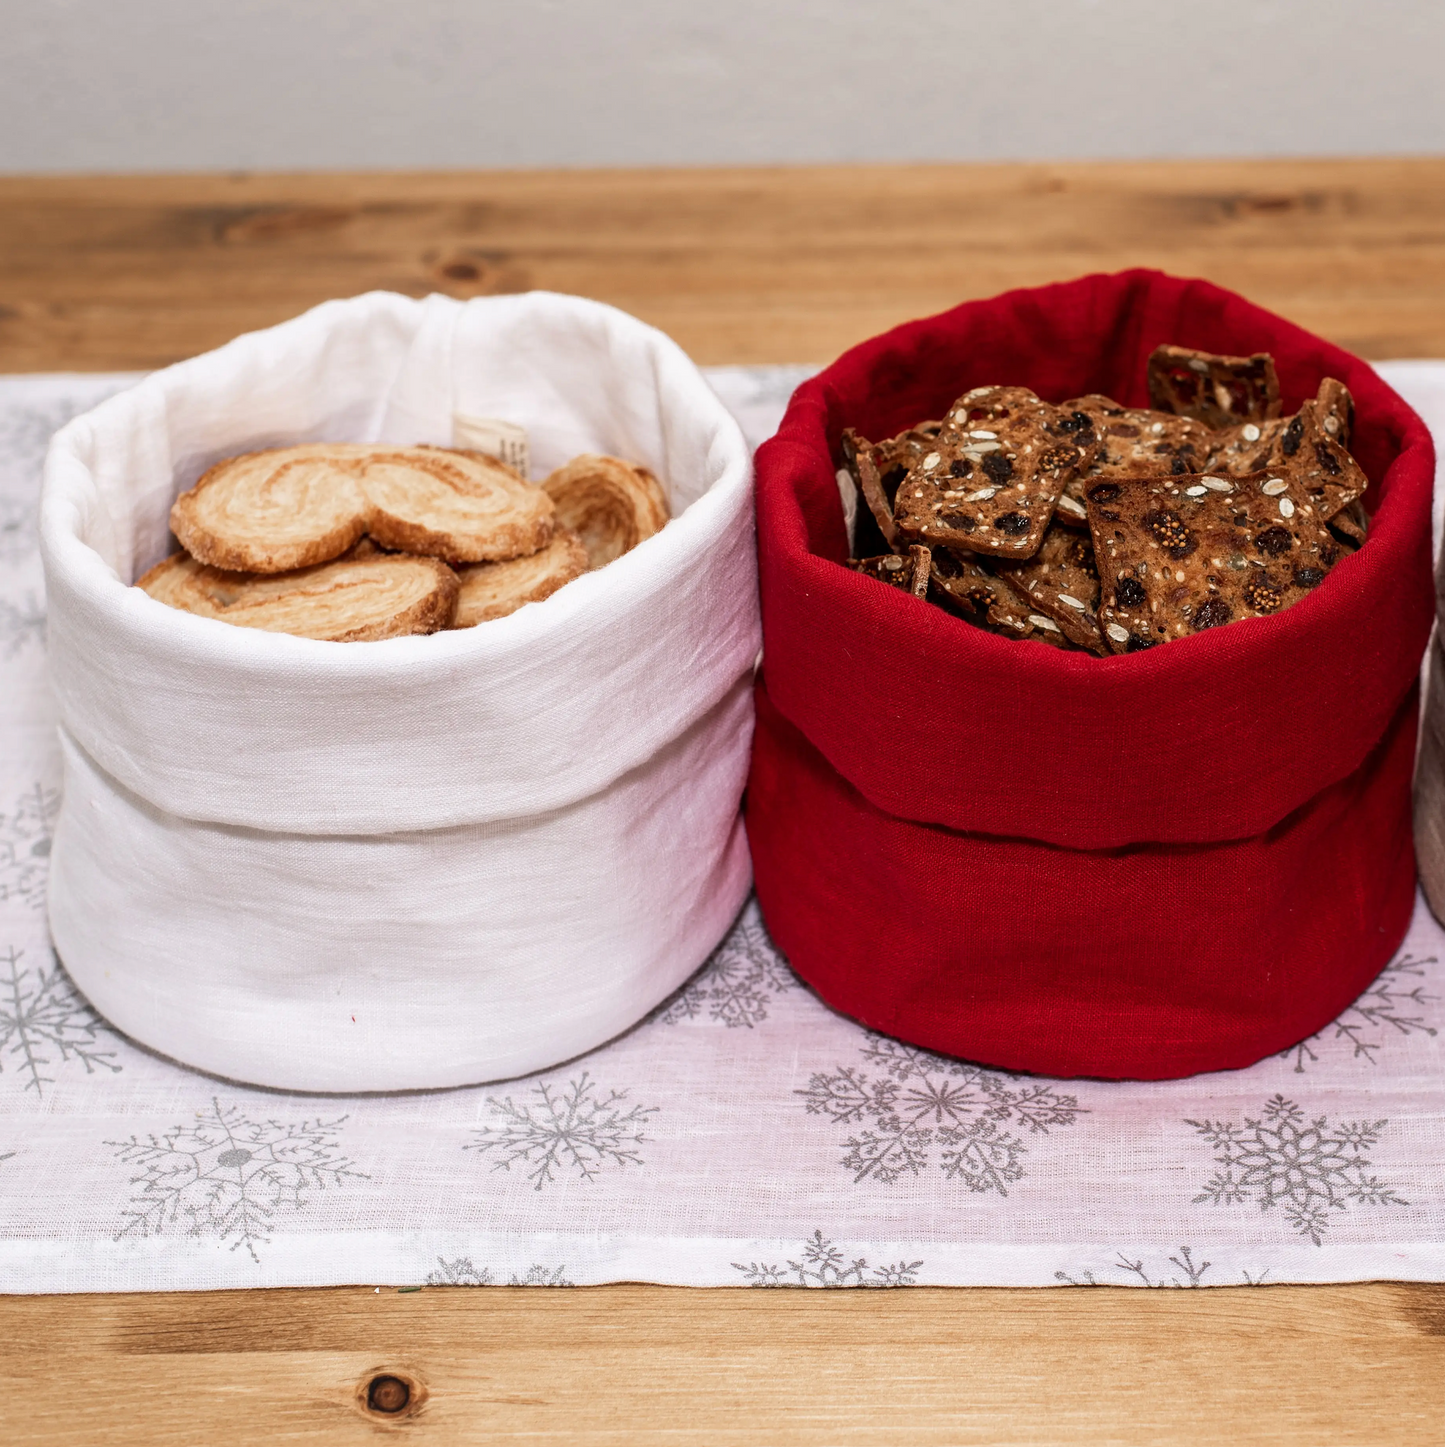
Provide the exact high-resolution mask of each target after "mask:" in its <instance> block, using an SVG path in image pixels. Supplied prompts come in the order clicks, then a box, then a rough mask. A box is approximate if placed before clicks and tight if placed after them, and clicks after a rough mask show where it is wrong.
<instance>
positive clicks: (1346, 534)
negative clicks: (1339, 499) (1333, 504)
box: [1329, 498, 1370, 553]
mask: <svg viewBox="0 0 1445 1447" xmlns="http://www.w3.org/2000/svg"><path fill="white" fill-rule="evenodd" d="M1329 528H1330V532H1331V534H1332V535H1333V536H1334V537H1335V538H1336V539H1337V540H1338V541H1339V542H1342V543H1343V544H1344V545H1345V547H1346V548H1347V549H1348V550H1349V551H1350V552H1352V553H1356V552H1358V551H1359V550H1360V549H1361V548H1362V547H1363V546H1364V542H1365V537H1366V535H1367V534H1368V533H1369V531H1370V515H1369V514H1368V513H1367V512H1366V511H1365V508H1364V505H1363V504H1362V503H1361V502H1360V500H1359V498H1356V499H1355V500H1354V502H1352V503H1350V504H1349V505H1348V506H1347V507H1342V508H1341V509H1340V510H1339V512H1337V513H1336V514H1335V515H1334V517H1332V518H1331V519H1330V522H1329Z"/></svg>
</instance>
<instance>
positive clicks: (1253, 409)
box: [1149, 344, 1279, 427]
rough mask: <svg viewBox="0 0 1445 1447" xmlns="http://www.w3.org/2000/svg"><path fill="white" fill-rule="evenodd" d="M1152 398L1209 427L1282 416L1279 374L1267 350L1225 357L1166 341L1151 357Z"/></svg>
mask: <svg viewBox="0 0 1445 1447" xmlns="http://www.w3.org/2000/svg"><path fill="white" fill-rule="evenodd" d="M1149 400H1150V401H1151V402H1152V403H1153V404H1154V406H1156V407H1157V408H1158V409H1159V410H1160V411H1161V412H1177V413H1178V414H1179V415H1180V416H1181V417H1196V418H1198V419H1199V421H1201V422H1203V423H1204V424H1205V425H1206V426H1209V427H1230V426H1233V425H1234V424H1235V423H1236V422H1251V421H1253V422H1263V421H1264V420H1266V419H1267V418H1270V417H1278V416H1279V378H1278V376H1276V375H1275V370H1274V358H1273V357H1271V356H1270V355H1269V353H1268V352H1255V353H1254V355H1253V356H1249V357H1222V356H1218V355H1216V354H1215V353H1213V352H1196V351H1194V350H1193V349H1192V348H1191V347H1175V346H1170V345H1168V344H1165V345H1164V346H1162V347H1156V348H1155V349H1154V353H1153V355H1152V356H1151V357H1150V358H1149Z"/></svg>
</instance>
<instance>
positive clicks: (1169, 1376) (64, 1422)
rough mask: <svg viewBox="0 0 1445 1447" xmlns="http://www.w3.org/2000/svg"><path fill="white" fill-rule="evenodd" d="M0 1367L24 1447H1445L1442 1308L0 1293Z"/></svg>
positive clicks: (874, 1297) (1424, 1300)
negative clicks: (389, 1408) (399, 1444)
mask: <svg viewBox="0 0 1445 1447" xmlns="http://www.w3.org/2000/svg"><path fill="white" fill-rule="evenodd" d="M0 1362H3V1367H4V1371H5V1373H6V1375H7V1378H8V1382H7V1385H8V1389H9V1394H10V1400H11V1403H12V1406H11V1407H9V1408H7V1413H6V1429H5V1438H6V1441H7V1443H10V1444H16V1447H18V1444H21V1443H40V1442H43V1443H70V1442H77V1443H79V1442H94V1441H105V1442H107V1443H120V1444H124V1443H131V1442H136V1443H146V1444H152V1447H153V1444H167V1443H177V1444H179V1443H190V1442H203V1441H227V1442H235V1443H243V1442H244V1443H250V1442H257V1443H260V1442H275V1441H285V1442H328V1443H329V1442H350V1441H358V1442H361V1441H367V1440H372V1439H373V1438H374V1437H375V1435H376V1434H377V1433H378V1432H387V1431H394V1430H409V1431H411V1432H412V1433H413V1434H419V1435H420V1438H421V1439H425V1440H434V1441H437V1442H448V1443H471V1442H476V1443H482V1442H486V1443H499V1442H503V1443H504V1442H512V1441H522V1440H525V1441H526V1442H528V1443H532V1444H538V1443H541V1444H549V1443H566V1442H578V1443H619V1444H620V1443H629V1444H630V1443H642V1444H647V1443H676V1444H691V1443H696V1444H707V1447H713V1444H719V1443H749V1442H757V1443H769V1444H772V1443H779V1444H790V1443H836V1442H847V1443H850V1444H872V1443H879V1444H883V1443H886V1444H889V1447H893V1444H897V1443H909V1444H934V1443H937V1444H943V1443H950V1444H954V1443H1015V1442H1017V1443H1029V1444H1045V1443H1054V1442H1068V1443H1102V1442H1114V1443H1117V1442H1134V1441H1138V1442H1150V1443H1160V1442H1189V1443H1197V1442H1214V1441H1229V1442H1231V1444H1252V1443H1259V1444H1265V1443H1268V1444H1272V1447H1277V1444H1291V1443H1310V1444H1316V1443H1319V1442H1326V1441H1348V1442H1352V1443H1365V1442H1371V1443H1373V1442H1380V1443H1386V1442H1388V1443H1391V1444H1412V1443H1427V1442H1429V1443H1438V1442H1439V1441H1440V1440H1441V1439H1440V1431H1441V1419H1440V1416H1439V1409H1440V1401H1441V1396H1440V1386H1441V1383H1442V1382H1445V1287H1440V1286H1418V1285H1417V1286H1406V1285H1390V1284H1373V1285H1358V1286H1334V1287H1323V1286H1321V1287H1308V1286H1304V1287H1300V1286H1296V1287H1289V1286H1280V1287H1265V1288H1262V1289H1261V1288H1248V1287H1246V1288H1214V1289H1210V1290H1200V1291H1190V1290H1182V1291H1170V1290H1164V1291H1149V1290H1144V1289H1133V1290H1131V1289H1124V1288H1101V1289H1098V1290H1087V1289H1086V1290H1072V1289H1059V1290H1052V1291H1049V1290H1044V1291H1040V1290H1032V1291H1030V1290H958V1289H955V1290H940V1289H929V1288H911V1289H903V1290H893V1291H868V1290H854V1291H798V1290H794V1291H748V1290H733V1291H697V1290H689V1289H687V1288H666V1287H645V1286H611V1287H592V1288H581V1289H577V1290H571V1291H567V1290H556V1289H545V1288H544V1289H538V1288H528V1287H522V1288H515V1289H509V1288H505V1287H484V1288H473V1289H468V1288H455V1287H454V1288H443V1289H440V1290H435V1289H430V1288H428V1289H425V1290H422V1291H418V1292H410V1293H407V1292H398V1291H397V1290H396V1289H395V1288H391V1287H387V1288H383V1289H382V1290H381V1291H380V1292H373V1291H372V1290H371V1289H369V1288H366V1287H355V1288H338V1289H332V1290H310V1291H263V1292H256V1291H248V1292H218V1293H208V1294H201V1293H190V1294H186V1293H164V1294H156V1295H153V1296H71V1297H4V1298H0ZM378 1376H395V1377H396V1378H398V1380H399V1381H400V1382H402V1383H404V1384H405V1388H406V1390H407V1391H409V1393H410V1402H409V1404H408V1407H407V1408H406V1409H405V1410H404V1412H403V1413H401V1414H399V1415H397V1416H395V1417H387V1416H386V1415H384V1414H380V1413H378V1412H376V1411H374V1410H368V1408H367V1405H366V1402H367V1385H368V1383H369V1382H370V1381H372V1380H373V1379H374V1378H376V1377H378ZM391 1385H392V1391H391V1400H392V1401H395V1400H396V1399H397V1397H398V1395H399V1393H398V1392H397V1391H396V1390H395V1386H394V1384H391Z"/></svg>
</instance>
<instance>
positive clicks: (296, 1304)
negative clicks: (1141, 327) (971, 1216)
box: [0, 159, 1445, 1447]
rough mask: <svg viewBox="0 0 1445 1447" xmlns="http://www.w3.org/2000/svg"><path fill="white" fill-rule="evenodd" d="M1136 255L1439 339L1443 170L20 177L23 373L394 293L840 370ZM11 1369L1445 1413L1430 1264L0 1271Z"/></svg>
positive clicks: (1009, 1406) (1398, 334)
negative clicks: (796, 1287) (593, 1272)
mask: <svg viewBox="0 0 1445 1447" xmlns="http://www.w3.org/2000/svg"><path fill="white" fill-rule="evenodd" d="M1130 265H1153V266H1160V267H1164V268H1167V269H1169V270H1173V271H1176V272H1184V273H1192V274H1197V275H1206V276H1209V277H1211V278H1213V279H1214V280H1216V281H1219V282H1222V283H1224V284H1225V285H1227V286H1231V287H1234V288H1236V289H1238V290H1240V291H1243V292H1245V293H1246V294H1248V295H1249V296H1251V297H1252V298H1253V299H1255V300H1256V301H1259V302H1262V303H1263V304H1264V305H1266V306H1270V307H1273V308H1275V309H1276V310H1279V311H1281V312H1284V313H1285V314H1286V315H1288V316H1291V317H1293V318H1294V319H1296V320H1297V321H1300V322H1302V323H1303V324H1304V325H1306V326H1308V327H1311V328H1313V329H1314V330H1317V331H1319V332H1322V333H1323V334H1325V335H1327V336H1329V337H1331V338H1333V339H1334V340H1336V341H1339V342H1341V343H1342V344H1343V345H1345V346H1347V347H1350V348H1352V349H1353V350H1355V351H1358V352H1361V353H1363V354H1364V355H1366V356H1371V357H1377V358H1379V357H1399V356H1442V355H1445V160H1429V159H1427V160H1409V161H1345V162H1293V161H1292V162H1250V163H1228V164H1226V163H1193V162H1191V163H1187V164H1185V163H1170V164H1157V165H1087V166H1055V165H1038V166H950V167H940V166H931V167H921V166H920V167H899V168H881V167H874V168H866V167H856V168H832V169H828V168H804V169H794V170H717V171H687V172H681V171H674V172H668V171H655V172H590V173H526V172H513V173H489V174H470V175H467V174H449V175H408V176H387V175H366V176H225V177H145V178H114V177H111V178H63V179H60V178H23V179H22V178H12V179H0V370H3V371H34V370H46V369H55V370H63V369H75V370H105V369H112V368H116V369H119V368H141V367H152V366H158V365H161V364H163V363H166V362H170V361H174V360H176V359H178V358H180V357H183V356H187V355H189V354H191V353H194V352H197V351H201V350H204V349H205V348H207V347H212V346H216V345H218V344H220V343H221V342H224V341H225V340H227V339H228V338H229V337H231V336H233V335H235V334H236V333H237V332H240V331H243V330H247V329H250V328H254V327H260V326H267V325H270V324H272V323H274V322H277V321H280V320H282V319H284V318H285V317H288V316H291V315H294V314H295V313H296V312H298V311H301V310H303V309H304V308H306V307H308V306H311V305H314V304H315V303H317V302H319V301H322V300H324V299H325V298H327V297H331V296H344V295H349V294H352V293H355V292H360V291H364V290H367V289H370V288H374V287H386V288H391V289H394V290H397V291H401V292H405V293H407V294H409V295H414V296H420V295H424V294H425V293H427V292H429V291H432V290H440V291H445V292H448V293H450V294H452V295H455V296H471V295H478V294H485V293H491V292H502V291H514V290H520V289H523V288H526V287H532V286H543V287H551V288H555V289H558V290H563V291H576V292H582V293H585V294H588V295H592V296H597V297H601V298H603V299H605V300H607V301H611V302H614V303H616V304H617V305H619V306H622V307H624V308H626V309H627V310H629V311H632V312H635V313H636V314H637V315H639V316H642V317H644V318H646V319H647V320H648V321H651V322H654V323H655V324H657V325H658V326H661V327H662V328H664V329H665V330H667V331H669V332H671V333H672V335H674V336H675V337H676V338H677V339H678V340H679V341H680V342H681V343H682V344H683V346H684V347H686V348H687V349H688V350H689V351H691V352H692V353H693V355H694V356H695V357H697V359H698V360H699V361H703V362H765V361H824V360H827V359H829V358H830V357H832V356H834V355H836V354H837V353H838V352H839V351H841V350H842V349H843V348H844V347H846V346H848V345H849V344H851V343H852V342H855V341H858V340H860V339H861V338H863V337H866V336H868V335H870V334H872V333H874V332H877V331H879V330H881V329H882V328H884V327H887V326H890V325H892V324H894V323H896V322H898V321H902V320H904V319H906V318H908V317H910V316H917V315H922V314H925V313H928V312H931V311H936V310H938V309H940V308H942V307H945V306H949V305H952V304H953V303H955V302H957V301H960V300H963V299H965V298H968V297H977V296H986V295H989V294H991V293H993V292H996V291H999V290H1002V289H1004V288H1006V287H1010V286H1017V285H1027V284H1035V283H1039V282H1045V281H1051V280H1058V279H1061V278H1065V277H1068V276H1073V275H1077V274H1079V273H1082V272H1086V271H1093V270H1112V269H1115V268H1118V267H1122V266H1130ZM0 1364H3V1369H4V1371H5V1373H6V1375H7V1377H8V1382H7V1386H8V1389H9V1395H8V1399H7V1405H6V1407H5V1409H4V1431H3V1439H4V1441H5V1442H6V1443H7V1444H11V1443H14V1444H22V1443H66V1444H69V1443H93V1442H99V1441H104V1442H107V1443H116V1444H126V1443H146V1444H161V1447H166V1444H180V1443H187V1444H189V1443H195V1442H221V1441H225V1442H231V1443H251V1442H256V1443H262V1442H265V1443H271V1442H282V1443H292V1442H294V1443H306V1442H317V1443H331V1442H340V1443H346V1442H353V1441H355V1442H368V1441H376V1440H379V1439H381V1438H385V1437H387V1436H391V1435H397V1434H400V1435H406V1434H410V1435H411V1437H412V1438H413V1439H414V1440H434V1441H437V1442H446V1443H461V1444H466V1443H473V1442H476V1443H482V1442H487V1443H506V1442H522V1441H525V1442H528V1443H533V1444H561V1443H599V1444H603V1443H605V1444H612V1443H617V1444H622V1443H640V1444H673V1443H675V1444H679V1447H682V1444H699V1447H702V1444H707V1447H714V1444H727V1443H743V1444H746V1443H760V1444H761V1443H769V1444H772V1443H778V1444H785V1447H786V1444H814V1443H843V1444H858V1447H865V1444H872V1443H879V1444H885V1443H886V1444H889V1447H893V1444H899V1443H909V1444H911V1443H918V1444H925V1447H927V1444H935V1443H937V1444H943V1443H949V1444H955V1443H957V1444H966V1443H1028V1444H1050V1443H1135V1442H1137V1443H1146V1442H1147V1443H1173V1442H1181V1443H1197V1442H1225V1441H1227V1442H1230V1443H1234V1444H1255V1443H1259V1444H1266V1443H1268V1444H1294V1443H1301V1444H1306V1443H1307V1444H1317V1443H1320V1442H1325V1441H1332V1442H1333V1441H1339V1442H1350V1443H1376V1442H1379V1443H1391V1444H1413V1443H1439V1442H1441V1441H1442V1440H1445V1427H1442V1424H1441V1419H1440V1403H1441V1400H1442V1389H1441V1383H1442V1382H1445V1288H1442V1287H1432V1286H1405V1285H1390V1284H1376V1285H1364V1286H1352V1287H1272V1288H1264V1289H1214V1290H1208V1291H1203V1290H1201V1291H1187V1290H1185V1291H1148V1290H1142V1289H1141V1290H1134V1291H1124V1290H1117V1289H1107V1288H1106V1289H1099V1290H1074V1289H1061V1290H1054V1291H1034V1292H1025V1291H961V1290H960V1291H938V1290H924V1289H914V1290H907V1291H892V1292H888V1291H855V1292H803V1291H779V1292H756V1291H745V1290H734V1291H684V1290H675V1289H667V1288H658V1287H651V1288H650V1287H641V1286H615V1287H598V1288H591V1289H585V1290H572V1291H555V1290H554V1291H548V1290H511V1289H506V1288H486V1289H480V1290H463V1289H453V1290H436V1289H427V1290H425V1291H420V1292H397V1291H394V1290H391V1289H385V1290H383V1291H381V1292H379V1293H377V1292H374V1291H372V1290H370V1289H367V1288H349V1289H344V1290H331V1291H276V1292H235V1293H220V1294H212V1295H199V1294H198V1295H184V1294H155V1295H138V1296H72V1297H30V1298H25V1297H0ZM379 1375H393V1376H396V1377H397V1378H398V1379H399V1380H400V1381H401V1382H404V1383H406V1384H407V1386H408V1389H409V1393H410V1396H409V1402H408V1406H407V1407H406V1408H405V1409H404V1410H403V1411H402V1412H401V1413H400V1414H397V1415H395V1416H386V1415H384V1414H380V1413H377V1412H372V1411H368V1409H367V1406H366V1401H367V1386H368V1384H369V1383H370V1382H372V1381H373V1380H374V1379H375V1378H376V1377H377V1376H379ZM393 1390H395V1389H393Z"/></svg>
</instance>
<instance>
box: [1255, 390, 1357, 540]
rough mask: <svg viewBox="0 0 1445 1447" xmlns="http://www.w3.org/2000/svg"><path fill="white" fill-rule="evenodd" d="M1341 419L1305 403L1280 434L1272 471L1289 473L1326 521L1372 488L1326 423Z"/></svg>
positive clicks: (1318, 406)
mask: <svg viewBox="0 0 1445 1447" xmlns="http://www.w3.org/2000/svg"><path fill="white" fill-rule="evenodd" d="M1331 421H1334V422H1336V423H1338V418H1336V417H1335V416H1334V414H1332V413H1327V412H1322V411H1321V408H1320V404H1319V402H1318V401H1312V402H1306V403H1305V404H1304V405H1303V406H1302V407H1301V408H1300V409H1299V415H1298V416H1296V417H1294V418H1292V419H1291V421H1290V424H1289V426H1288V427H1286V428H1285V430H1284V431H1283V433H1281V434H1280V439H1279V443H1278V445H1277V447H1276V448H1275V453H1276V456H1275V457H1274V458H1273V459H1272V460H1271V462H1270V464H1269V466H1270V467H1271V468H1280V469H1282V470H1287V471H1288V472H1289V474H1290V475H1291V476H1292V477H1294V478H1297V479H1298V480H1299V481H1300V483H1301V484H1302V485H1303V486H1304V488H1305V490H1306V491H1307V492H1308V493H1309V494H1310V497H1311V499H1312V500H1313V501H1314V503H1315V505H1316V506H1317V507H1318V508H1319V510H1320V512H1321V514H1322V515H1323V516H1324V517H1325V519H1326V520H1328V519H1330V518H1332V517H1334V516H1335V514H1336V513H1338V512H1340V511H1341V510H1342V509H1344V508H1346V507H1348V506H1349V504H1350V503H1352V502H1354V501H1355V499H1356V498H1357V497H1359V496H1360V494H1361V493H1362V492H1364V490H1365V489H1366V488H1367V487H1368V486H1369V485H1370V481H1369V479H1368V478H1367V477H1366V476H1365V474H1364V471H1363V470H1362V469H1361V467H1360V464H1359V463H1358V462H1356V461H1355V459H1354V458H1353V457H1351V456H1350V454H1349V453H1348V452H1346V451H1345V449H1344V448H1343V447H1341V446H1340V444H1339V443H1338V442H1336V441H1335V439H1334V437H1333V436H1332V435H1331V434H1330V432H1329V431H1328V430H1327V426H1326V424H1327V423H1329V422H1331Z"/></svg>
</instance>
